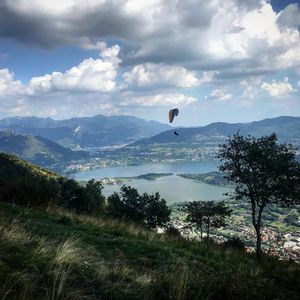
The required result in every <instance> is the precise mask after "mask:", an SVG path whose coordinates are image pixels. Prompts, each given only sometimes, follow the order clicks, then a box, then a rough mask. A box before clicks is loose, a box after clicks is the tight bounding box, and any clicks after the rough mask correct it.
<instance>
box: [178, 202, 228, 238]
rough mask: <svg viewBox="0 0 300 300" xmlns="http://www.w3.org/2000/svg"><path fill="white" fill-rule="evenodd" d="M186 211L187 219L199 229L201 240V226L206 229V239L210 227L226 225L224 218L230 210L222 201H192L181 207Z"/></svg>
mask: <svg viewBox="0 0 300 300" xmlns="http://www.w3.org/2000/svg"><path fill="white" fill-rule="evenodd" d="M183 211H184V212H186V213H187V218H186V219H187V221H189V222H191V223H194V224H195V225H196V227H197V228H199V229H200V239H201V241H202V240H203V228H204V229H206V239H209V235H210V232H211V229H212V228H220V227H222V226H225V225H226V218H227V217H228V216H230V214H231V212H232V210H231V209H229V208H228V207H227V206H226V205H225V203H224V201H221V202H215V201H193V202H189V203H187V204H186V205H185V206H184V207H183Z"/></svg>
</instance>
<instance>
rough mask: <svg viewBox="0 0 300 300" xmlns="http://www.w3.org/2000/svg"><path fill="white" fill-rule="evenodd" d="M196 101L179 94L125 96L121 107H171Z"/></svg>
mask: <svg viewBox="0 0 300 300" xmlns="http://www.w3.org/2000/svg"><path fill="white" fill-rule="evenodd" d="M195 101H197V99H196V98H194V97H190V96H186V95H183V94H181V93H167V94H155V95H146V96H134V95H133V96H127V97H125V98H124V99H123V101H121V106H131V105H133V106H148V107H155V106H167V107H169V106H172V105H189V104H191V103H193V102H195Z"/></svg>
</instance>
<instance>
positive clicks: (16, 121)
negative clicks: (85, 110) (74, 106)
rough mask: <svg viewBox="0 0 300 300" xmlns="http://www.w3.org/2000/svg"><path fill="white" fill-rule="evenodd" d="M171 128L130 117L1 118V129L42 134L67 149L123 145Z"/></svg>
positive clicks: (34, 134)
mask: <svg viewBox="0 0 300 300" xmlns="http://www.w3.org/2000/svg"><path fill="white" fill-rule="evenodd" d="M168 129H170V126H169V125H166V124H162V123H159V122H156V121H146V120H143V119H140V118H136V117H132V116H111V117H106V116H103V115H96V116H94V117H83V118H72V119H66V120H53V119H51V118H38V117H11V118H5V119H2V120H0V131H3V130H14V131H16V132H18V133H21V134H31V135H33V136H42V137H44V138H46V139H49V140H52V141H54V142H56V143H58V144H60V145H62V146H64V147H68V148H76V147H80V148H86V147H104V146H111V145H124V144H129V143H132V142H135V141H137V140H139V139H143V138H147V137H150V136H153V135H156V134H158V133H160V132H162V131H165V130H168Z"/></svg>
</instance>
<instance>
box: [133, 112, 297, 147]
mask: <svg viewBox="0 0 300 300" xmlns="http://www.w3.org/2000/svg"><path fill="white" fill-rule="evenodd" d="M174 131H175V129H174V130H168V131H165V132H162V133H160V134H158V135H155V136H153V137H150V138H147V139H142V140H140V141H137V142H135V143H132V144H131V145H128V146H129V147H132V146H146V145H148V146H150V145H158V144H161V145H164V144H165V145H167V144H170V143H173V144H204V143H214V142H218V141H222V140H224V139H225V138H226V137H228V136H229V135H233V134H235V133H237V132H238V131H239V133H240V134H242V135H248V134H251V135H254V136H256V137H259V136H262V135H268V134H271V133H272V132H275V133H276V134H277V136H278V139H279V140H281V141H284V142H289V143H292V144H294V145H300V117H277V118H272V119H265V120H262V121H256V122H251V123H225V122H217V123H212V124H209V125H207V126H203V127H194V128H177V129H176V132H177V133H178V134H179V135H178V136H176V135H175V134H174Z"/></svg>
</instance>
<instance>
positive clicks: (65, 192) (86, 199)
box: [59, 178, 105, 215]
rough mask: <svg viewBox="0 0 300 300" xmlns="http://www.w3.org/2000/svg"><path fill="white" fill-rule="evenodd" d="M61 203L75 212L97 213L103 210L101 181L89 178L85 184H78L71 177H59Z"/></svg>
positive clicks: (103, 201) (103, 200) (103, 199)
mask: <svg viewBox="0 0 300 300" xmlns="http://www.w3.org/2000/svg"><path fill="white" fill-rule="evenodd" d="M59 183H60V187H61V192H60V198H61V205H62V206H63V207H65V208H68V209H73V210H75V211H76V212H85V213H88V214H91V215H99V214H101V213H102V211H103V206H104V203H105V197H104V196H103V195H102V189H103V186H102V184H101V182H99V181H95V180H94V179H92V180H89V181H88V182H87V184H86V186H85V187H84V186H80V185H79V184H78V182H76V181H75V180H73V179H66V178H60V179H59Z"/></svg>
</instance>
